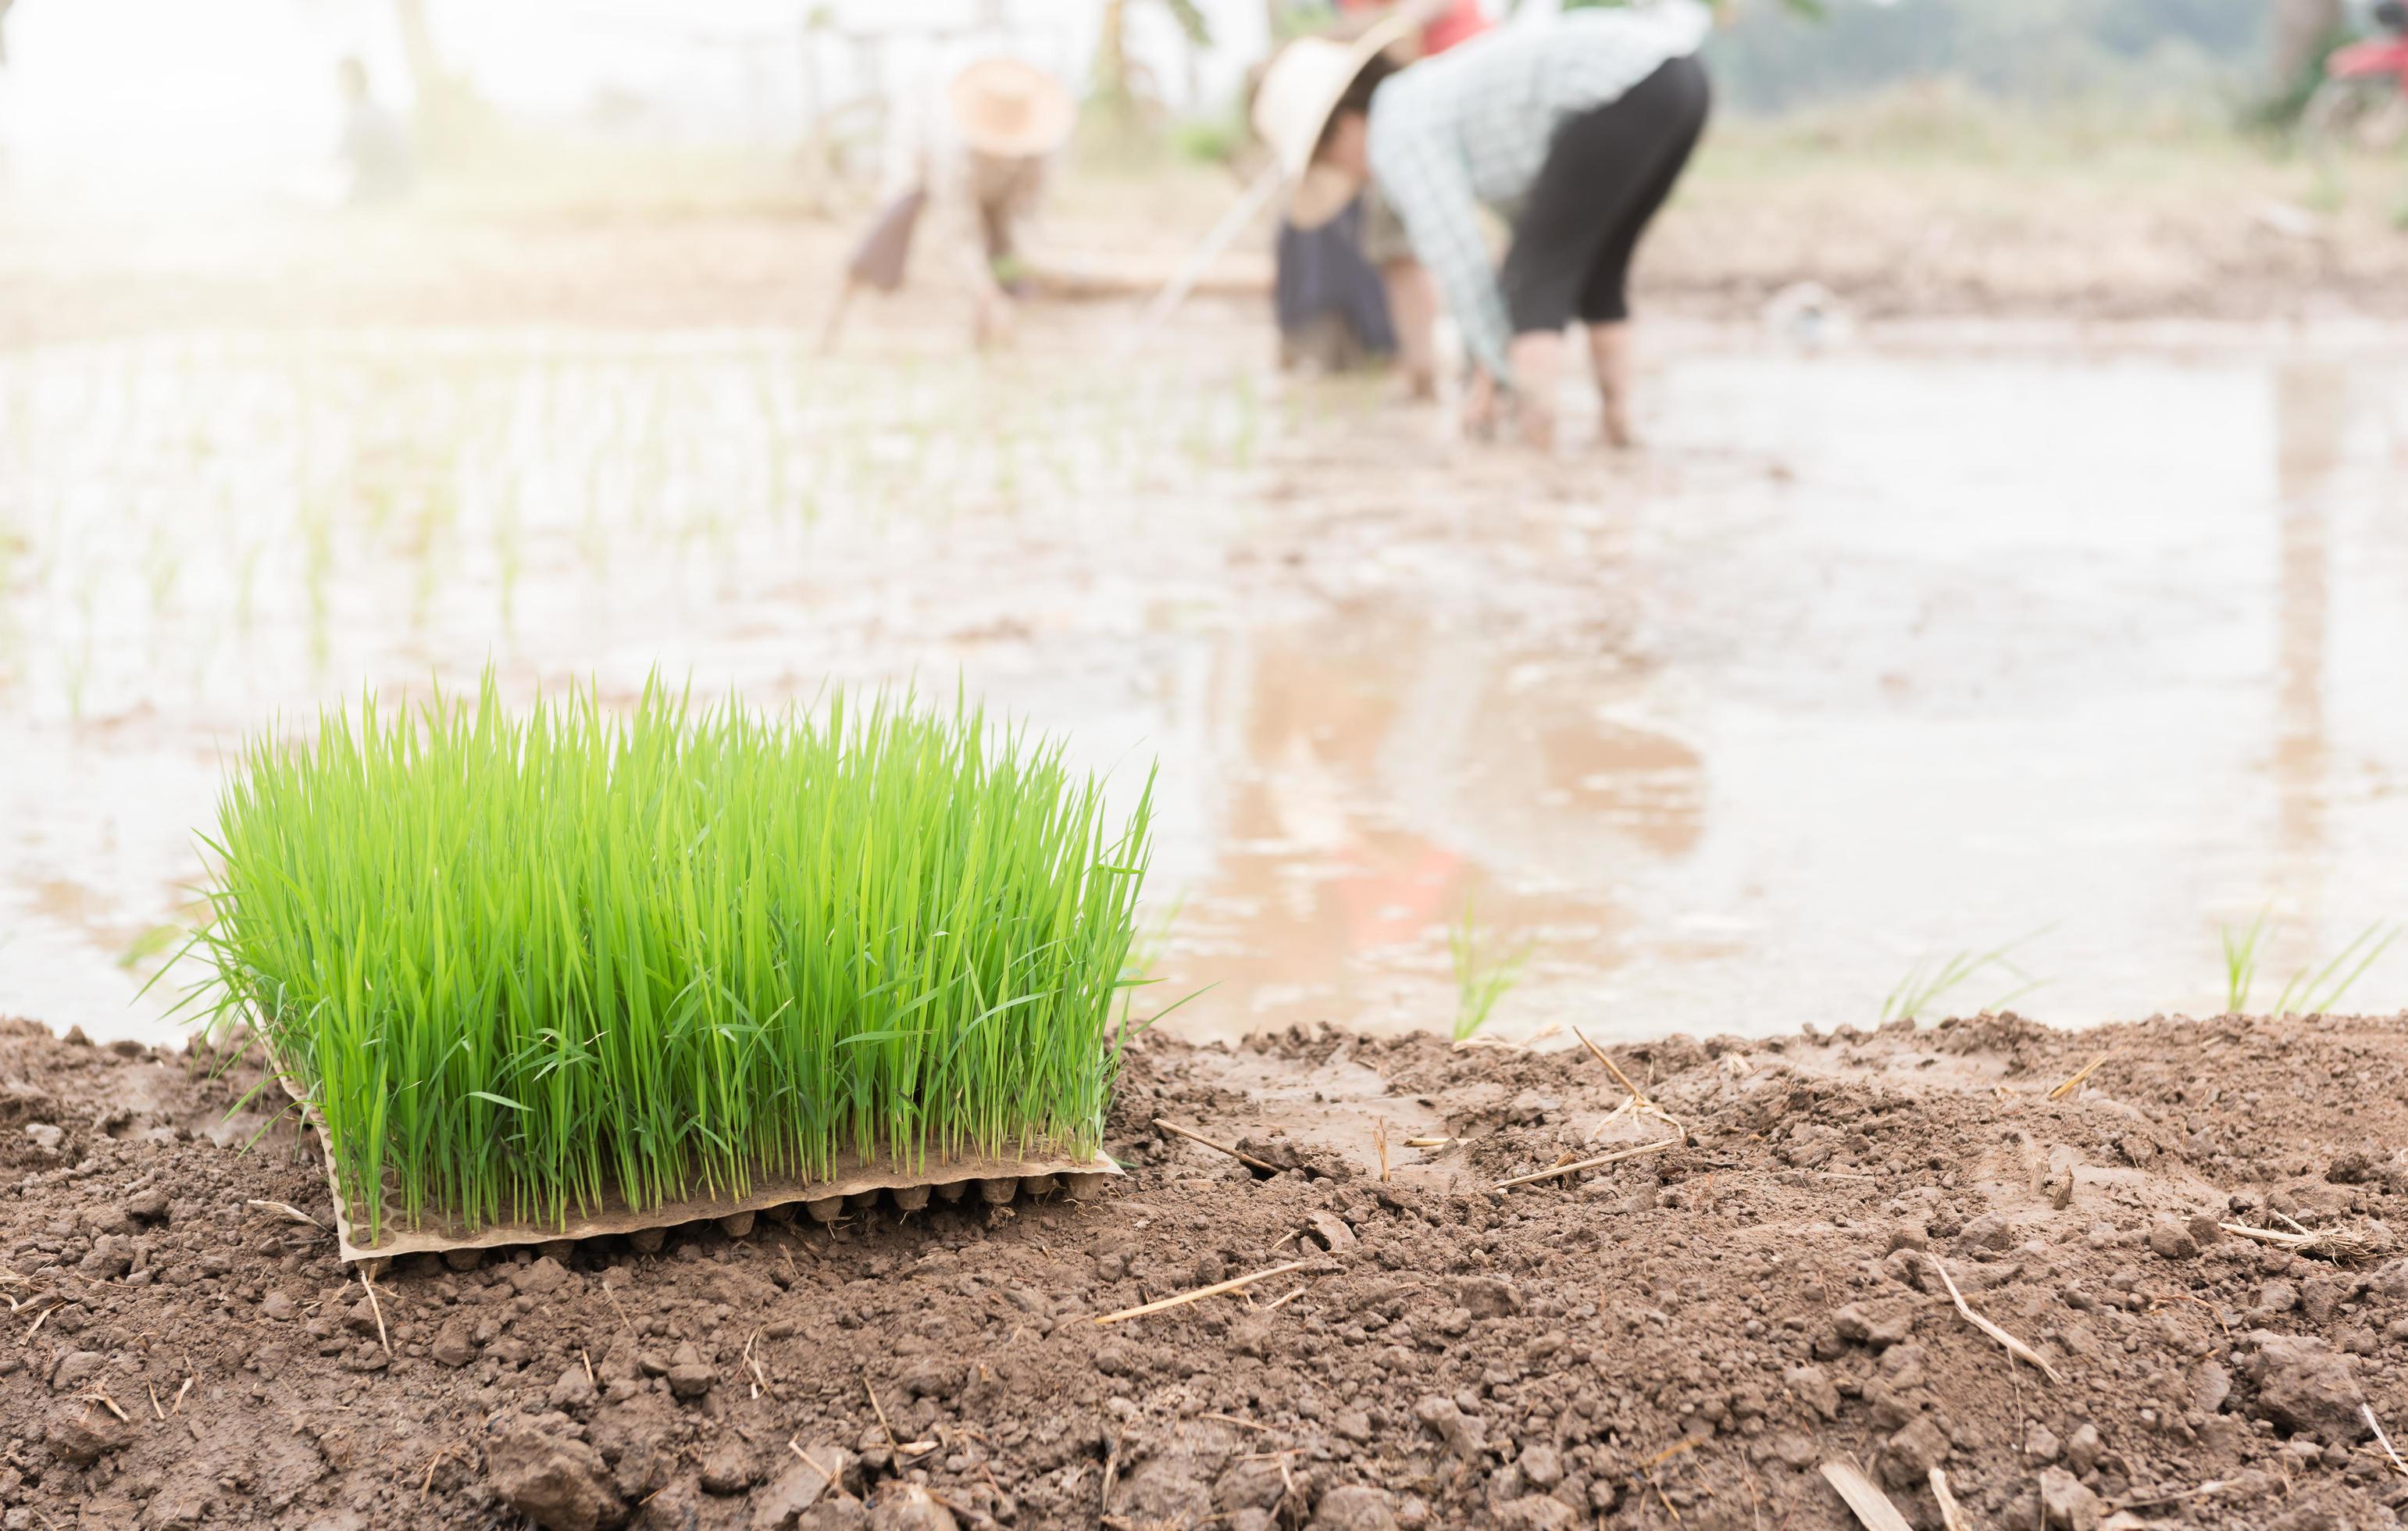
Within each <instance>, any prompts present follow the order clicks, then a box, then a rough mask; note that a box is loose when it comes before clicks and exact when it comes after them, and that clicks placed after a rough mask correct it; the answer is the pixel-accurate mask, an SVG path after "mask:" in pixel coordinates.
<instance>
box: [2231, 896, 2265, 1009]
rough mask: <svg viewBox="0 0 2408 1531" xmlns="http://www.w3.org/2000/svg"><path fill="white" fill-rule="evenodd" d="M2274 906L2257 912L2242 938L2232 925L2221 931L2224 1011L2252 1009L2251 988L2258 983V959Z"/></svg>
mask: <svg viewBox="0 0 2408 1531" xmlns="http://www.w3.org/2000/svg"><path fill="white" fill-rule="evenodd" d="M2271 909H2272V906H2271V905H2269V906H2268V907H2267V908H2266V909H2259V910H2258V911H2257V919H2255V920H2252V921H2250V922H2249V928H2248V930H2247V931H2245V932H2243V935H2242V937H2241V938H2240V939H2239V940H2235V939H2233V937H2232V927H2231V926H2229V925H2227V926H2225V927H2224V929H2223V931H2222V932H2221V935H2222V937H2223V941H2224V1013H2225V1014H2227V1015H2240V1014H2243V1012H2245V1011H2246V1010H2247V1009H2249V991H2250V990H2252V989H2255V988H2256V987H2257V958H2258V956H2259V954H2260V952H2261V950H2262V944H2263V942H2264V940H2265V938H2266V916H2267V914H2268V912H2269V911H2270V910H2271Z"/></svg>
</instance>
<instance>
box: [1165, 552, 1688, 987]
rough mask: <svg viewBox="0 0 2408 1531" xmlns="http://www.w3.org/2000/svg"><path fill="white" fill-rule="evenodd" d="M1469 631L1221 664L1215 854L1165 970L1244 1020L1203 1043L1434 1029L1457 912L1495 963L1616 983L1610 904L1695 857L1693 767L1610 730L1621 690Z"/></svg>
mask: <svg viewBox="0 0 2408 1531" xmlns="http://www.w3.org/2000/svg"><path fill="white" fill-rule="evenodd" d="M1450 618H1453V619H1454V620H1452V621H1451V620H1450ZM1479 625H1480V624H1479V623H1478V622H1470V621H1464V620H1462V614H1461V613H1452V612H1448V611H1445V610H1443V609H1437V608H1432V607H1431V606H1430V605H1429V604H1428V603H1426V602H1417V601H1412V600H1383V601H1360V600H1358V601H1351V602H1346V603H1341V604H1340V605H1338V606H1336V607H1335V608H1333V609H1331V610H1330V611H1329V612H1328V613H1327V614H1326V615H1325V616H1324V617H1322V618H1321V619H1319V620H1317V621H1314V622H1307V623H1301V624H1297V625H1294V626H1281V627H1270V628H1265V629H1261V630H1258V631H1254V632H1249V633H1245V634H1242V635H1240V636H1239V637H1236V638H1234V639H1233V640H1232V641H1231V642H1230V643H1229V644H1228V645H1227V646H1226V648H1225V649H1224V650H1223V651H1221V653H1220V654H1219V656H1218V658H1217V660H1216V668H1217V671H1218V673H1217V675H1216V683H1215V685H1214V686H1213V688H1212V690H1211V709H1212V717H1211V722H1210V724H1209V729H1208V732H1209V734H1210V735H1211V737H1216V738H1219V739H1223V740H1226V741H1229V743H1230V745H1231V746H1232V748H1233V751H1234V752H1233V757H1232V758H1231V759H1230V760H1229V761H1228V762H1227V763H1226V765H1225V766H1224V768H1223V770H1222V776H1223V780H1224V781H1225V783H1226V787H1225V794H1226V796H1225V808H1224V809H1223V818H1222V821H1221V823H1219V824H1218V826H1217V834H1218V837H1219V840H1220V845H1221V850H1220V853H1219V855H1218V858H1217V861H1216V864H1215V866H1214V869H1213V872H1212V875H1211V879H1210V880H1208V881H1207V882H1206V883H1205V885H1204V886H1202V887H1201V888H1200V889H1197V890H1195V891H1194V893H1193V894H1191V896H1190V899H1189V902H1188V904H1187V907H1186V915H1185V918H1184V919H1183V938H1182V941H1181V943H1180V948H1179V950H1180V953H1181V957H1182V959H1183V960H1180V961H1178V962H1176V963H1175V964H1174V966H1173V967H1172V970H1171V979H1172V984H1173V987H1174V988H1176V987H1177V985H1178V983H1180V982H1182V981H1195V982H1206V981H1218V982H1220V983H1222V984H1224V985H1226V986H1227V987H1229V988H1230V989H1232V990H1234V991H1235V992H1236V994H1239V995H1240V996H1244V998H1245V1000H1246V1003H1245V1004H1244V1007H1243V1008H1242V1009H1240V1008H1239V1007H1238V1006H1236V1005H1226V1006H1222V1007H1218V1008H1217V1011H1216V1014H1217V1017H1218V1019H1217V1022H1206V1023H1204V1024H1206V1025H1207V1026H1208V1027H1209V1028H1210V1029H1212V1030H1216V1031H1223V1032H1228V1033H1232V1034H1234V1033H1236V1032H1240V1031H1242V1030H1244V1029H1247V1028H1249V1027H1251V1026H1254V1025H1258V1024H1265V1023H1285V1022H1287V1021H1291V1020H1306V1021H1309V1020H1312V1019H1315V1018H1318V1017H1321V1016H1326V1015H1330V1014H1350V1015H1356V1016H1362V1017H1365V1019H1366V1022H1367V1023H1404V1024H1412V1023H1419V1024H1441V1025H1442V1024H1445V1023H1448V1022H1449V1021H1450V1019H1451V1016H1452V1010H1451V1006H1452V998H1451V992H1450V990H1449V989H1448V988H1447V986H1446V983H1447V975H1446V974H1445V973H1444V971H1443V970H1442V962H1441V959H1440V956H1439V954H1441V953H1443V952H1445V950H1446V944H1445V937H1444V932H1445V929H1446V927H1447V926H1448V925H1449V924H1450V923H1455V922H1456V921H1459V920H1460V919H1461V918H1462V917H1463V915H1464V912H1465V909H1466V906H1467V902H1469V903H1470V905H1471V906H1472V908H1473V909H1474V911H1475V913H1476V920H1477V924H1478V925H1479V926H1480V927H1482V928H1483V929H1484V930H1485V931H1490V932H1494V933H1496V935H1495V937H1494V938H1495V939H1496V940H1497V941H1498V942H1499V943H1500V944H1502V943H1506V942H1510V941H1518V940H1519V939H1521V938H1522V937H1524V936H1526V935H1527V934H1530V933H1534V932H1540V931H1544V932H1545V933H1546V934H1547V937H1548V957H1549V960H1550V961H1551V962H1555V963H1565V962H1570V963H1573V964H1576V965H1578V966H1583V967H1593V966H1598V965H1603V964H1610V963H1611V962H1613V960H1615V954H1614V952H1613V950H1612V932H1613V929H1614V928H1615V927H1616V926H1617V925H1619V924H1621V923H1625V922H1624V916H1623V914H1622V912H1621V911H1620V909H1618V908H1617V904H1616V901H1615V899H1614V898H1613V895H1612V892H1611V890H1612V889H1613V886H1614V885H1615V883H1616V882H1617V881H1619V880H1622V879H1624V878H1625V877H1627V875H1628V871H1629V868H1630V867H1631V866H1632V865H1633V864H1634V863H1639V862H1644V861H1649V860H1663V859H1670V858H1677V857H1679V856H1681V855H1684V854H1685V853H1686V852H1687V851H1689V850H1690V849H1692V848H1693V847H1694V846H1695V845H1696V843H1697V841H1698V838H1699V834H1700V830H1701V821H1702V818H1703V813H1704V790H1703V763H1702V760H1701V759H1700V757H1699V752H1698V751H1697V750H1696V749H1694V748H1693V747H1691V746H1690V745H1689V744H1687V743H1685V742H1684V741H1683V740H1681V739H1679V738H1677V737H1673V736H1671V735H1670V734H1667V733H1664V732H1662V731H1660V730H1657V729H1655V728H1652V727H1648V726H1644V725H1642V724H1640V723H1634V722H1630V721H1627V720H1623V719H1617V718H1615V717H1613V716H1612V715H1611V709H1612V708H1615V707H1617V706H1620V707H1624V708H1628V707H1630V706H1632V705H1634V704H1636V703H1638V702H1640V701H1641V700H1642V697H1641V695H1640V694H1638V688H1636V687H1635V686H1634V685H1633V684H1632V683H1631V682H1630V681H1629V680H1627V678H1626V677H1625V676H1624V673H1623V669H1624V667H1623V666H1619V665H1611V664H1607V663H1602V662H1600V661H1599V660H1598V659H1596V658H1589V659H1584V660H1575V659H1573V658H1571V657H1570V656H1568V655H1566V654H1564V653H1562V652H1556V651H1530V650H1527V649H1520V650H1517V649H1516V648H1514V647H1513V646H1512V644H1511V643H1498V642H1496V641H1494V640H1490V639H1484V637H1482V636H1481V635H1480V633H1479V632H1478V631H1477V628H1478V627H1479ZM1367 1012H1377V1013H1367Z"/></svg>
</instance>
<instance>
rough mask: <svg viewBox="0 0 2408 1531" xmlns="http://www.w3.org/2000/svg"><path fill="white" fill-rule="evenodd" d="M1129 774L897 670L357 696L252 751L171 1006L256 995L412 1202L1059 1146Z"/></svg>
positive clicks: (1117, 910)
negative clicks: (296, 733)
mask: <svg viewBox="0 0 2408 1531" xmlns="http://www.w3.org/2000/svg"><path fill="white" fill-rule="evenodd" d="M1152 801H1153V788H1152V782H1151V780H1149V781H1148V784H1147V788H1146V791H1145V792H1144V793H1143V794H1141V795H1140V798H1139V800H1138V801H1137V803H1136V805H1135V807H1134V808H1133V809H1132V810H1131V811H1130V813H1129V814H1128V815H1127V816H1126V817H1125V818H1115V817H1114V816H1112V815H1111V814H1109V813H1108V812H1107V810H1106V808H1105V804H1104V800H1103V794H1102V790H1101V787H1100V784H1099V783H1098V782H1097V781H1096V780H1094V779H1093V778H1089V777H1082V776H1079V775H1077V774H1074V773H1073V772H1071V771H1070V770H1069V769H1068V767H1067V766H1066V765H1064V763H1063V759H1062V754H1061V750H1060V747H1059V746H1058V745H1055V744H1052V743H1048V742H1045V741H1043V740H1040V739H1035V738H1032V737H1029V736H1028V735H1027V734H1026V733H1025V731H1020V730H1016V729H1014V730H990V729H989V728H988V726H987V724H986V721H985V719H984V717H983V715H982V713H981V712H980V711H978V710H975V709H970V708H966V707H963V706H961V705H959V704H957V705H956V707H955V708H953V710H952V711H951V712H945V713H938V714H934V715H931V714H928V713H925V712H923V711H921V710H919V709H917V708H915V707H914V705H913V703H912V701H911V699H910V697H908V696H906V697H895V696H888V695H883V694H882V695H879V696H876V697H874V698H870V699H867V701H866V702H853V701H848V700H846V699H845V698H843V697H841V696H839V697H836V698H834V699H831V700H830V701H828V702H827V703H826V704H825V705H824V707H823V708H819V709H817V710H816V711H814V712H811V713H804V712H799V711H792V710H790V711H788V712H785V713H782V714H779V715H775V716H768V717H764V716H761V715H757V714H754V713H751V712H748V711H746V710H744V709H743V708H742V707H741V706H740V705H739V704H738V703H736V702H734V701H730V702H728V703H726V704H724V705H723V706H719V707H715V708H696V707H695V706H694V705H692V704H691V703H690V701H689V700H688V699H687V698H686V697H684V696H681V695H679V694H675V693H673V692H671V691H669V690H667V688H665V687H663V686H661V685H660V684H659V683H657V682H655V683H653V684H652V685H650V686H648V687H647V688H646V690H645V693H644V694H643V697H642V700H641V701H640V703H639V704H638V707H637V708H635V710H634V713H633V714H632V716H629V717H627V718H625V719H624V720H621V719H616V718H612V717H610V716H609V715H606V714H605V713H604V712H603V711H602V710H601V708H599V706H598V705H597V703H596V701H595V697H594V695H593V694H592V693H590V692H579V693H572V694H569V695H568V696H566V697H554V698H550V699H546V700H541V701H538V704H537V705H536V706H535V707H534V708H532V709H531V710H530V711H529V712H527V713H526V714H524V715H523V716H514V715H512V714H511V713H509V711H507V710H506V709H505V708H503V706H502V704H501V702H500V701H499V699H498V697H497V696H496V694H495V687H494V684H493V680H492V677H491V676H490V675H489V676H487V677H486V679H485V681H484V684H483V686H482V688H481V690H480V694H479V696H478V698H477V700H476V701H475V703H474V704H473V705H469V704H465V703H462V702H460V701H458V700H456V699H454V700H447V699H445V698H443V697H441V696H439V695H438V696H437V698H436V700H435V701H433V702H432V703H430V704H427V705H425V706H423V707H420V708H416V709H409V708H402V709H389V708H380V707H379V706H378V705H377V704H376V702H375V701H374V700H373V699H369V700H367V701H366V702H364V703H363V704H362V705H361V707H360V708H358V709H357V710H356V712H355V713H353V712H342V713H333V714H329V715H327V716H325V717H324V718H322V721H321V725H320V728H319V732H318V736H317V738H316V741H315V743H314V745H309V746H297V745H292V744H288V743H282V742H279V741H276V740H274V739H270V738H263V739H259V740H256V741H254V742H252V743H251V744H250V745H249V746H248V747H247V748H246V750H245V751H244V754H243V757H242V760H241V762H240V765H239V769H238V770H237V771H236V774H235V776H234V778H233V780H232V781H231V782H230V784H229V785H228V787H227V789H226V791H225V794H224V796H223V798H222V801H221V804H220V808H219V814H218V830H217V835H216V837H215V839H214V840H213V841H210V842H208V843H209V850H210V851H211V852H212V858H213V860H214V862H215V864H216V866H215V870H216V874H217V879H216V882H215V885H214V886H213V887H212V888H211V889H209V890H208V899H209V904H210V919H209V921H208V924H207V926H206V927H205V928H204V929H203V931H202V932H201V934H200V935H199V936H198V937H196V939H197V941H198V943H199V945H200V946H201V947H202V948H203V949H204V950H206V952H208V955H209V956H210V957H211V958H212V959H214V963H215V967H216V977H215V980H214V981H213V982H212V983H210V984H208V985H205V986H204V987H203V988H202V989H200V990H198V991H196V993H195V995H194V999H195V1001H196V1002H198V1003H201V1004H203V1005H205V1006H206V1007H207V1008H208V1011H209V1013H210V1015H211V1017H212V1024H213V1026H215V1027H216V1028H218V1029H220V1030H221V1031H222V1030H225V1029H228V1028H232V1027H236V1026H238V1025H240V1024H243V1023H251V1022H252V1019H253V1018H254V1017H255V1018H256V1023H257V1024H258V1025H259V1026H260V1027H261V1028H262V1029H263V1030H264V1031H265V1036H266V1038H267V1039H268V1040H269V1041H270V1042H271V1043H272V1044H273V1045H274V1049H275V1052H276V1053H277V1056H278V1057H279V1060H280V1061H281V1062H282V1064H283V1065H284V1066H285V1067H286V1068H287V1069H288V1070H290V1072H291V1073H292V1074H293V1076H294V1080H295V1083H296V1085H297V1086H298V1087H300V1088H303V1089H305V1090H306V1091H307V1092H308V1096H309V1098H310V1099H311V1100H312V1102H313V1103H314V1104H315V1105H316V1106H317V1108H318V1109H319V1110H320V1111H321V1112H322V1115H323V1117H324V1121H325V1123H326V1127H327V1131H328V1136H329V1138H331V1144H330V1148H331V1152H332V1153H333V1155H334V1158H335V1162H336V1164H337V1168H338V1170H339V1172H340V1173H341V1175H342V1178H343V1182H344V1185H345V1186H346V1188H347V1191H348V1192H349V1194H350V1195H351V1196H352V1198H353V1199H354V1200H355V1201H357V1200H360V1199H362V1198H361V1196H360V1192H359V1189H358V1188H361V1187H366V1186H381V1187H384V1188H385V1189H386V1192H387V1195H389V1196H390V1197H391V1199H392V1201H393V1203H394V1207H395V1209H397V1210H398V1212H399V1213H400V1215H401V1216H402V1217H403V1218H405V1219H406V1220H407V1221H408V1222H409V1223H411V1224H412V1225H418V1224H421V1223H423V1222H425V1221H427V1220H429V1219H432V1220H434V1221H436V1222H437V1223H439V1224H451V1225H466V1226H478V1225H483V1224H487V1223H495V1222H503V1221H507V1222H511V1223H544V1224H547V1225H552V1226H557V1225H559V1224H560V1223H562V1222H563V1221H565V1219H566V1217H567V1216H568V1214H569V1213H570V1212H571V1211H572V1210H575V1211H579V1212H586V1211H591V1210H593V1209H597V1208H599V1207H602V1206H605V1205H608V1204H609V1202H610V1201H611V1200H613V1199H616V1200H621V1201H624V1203H625V1204H626V1205H629V1206H632V1207H635V1208H639V1209H640V1208H644V1207H650V1206H653V1205H657V1204H658V1203H660V1202H662V1201H665V1200H673V1199H679V1198H682V1197H687V1196H693V1195H741V1194H743V1193H744V1192H745V1191H746V1190H747V1189H748V1188H749V1187H750V1186H751V1184H752V1183H753V1180H755V1178H756V1177H761V1176H806V1177H810V1178H820V1177H824V1176H825V1175H827V1174H829V1173H830V1172H831V1170H832V1169H833V1168H835V1167H836V1166H839V1164H842V1163H845V1162H847V1161H849V1160H851V1159H853V1158H856V1157H857V1158H861V1159H883V1160H899V1161H902V1162H905V1163H909V1164H917V1163H920V1162H923V1161H924V1159H925V1157H926V1156H930V1155H934V1156H938V1157H953V1156H958V1155H963V1154H982V1155H987V1154H1021V1153H1027V1152H1039V1151H1042V1152H1068V1153H1071V1154H1076V1155H1083V1154H1085V1153H1088V1152H1093V1151H1094V1150H1095V1148H1096V1147H1097V1142H1098V1139H1099V1137H1100V1135H1101V1132H1102V1129H1103V1123H1104V1114H1105V1110H1106V1108H1107V1106H1108V1105H1109V1103H1110V1097H1111V1090H1112V1085H1113V1081H1114V1080H1115V1078H1116V1076H1117V1073H1118V1070H1119V1066H1120V1057H1121V1047H1122V1045H1123V1043H1124V1042H1125V1040H1126V1037H1127V1033H1128V1025H1129V1023H1128V1019H1127V1013H1126V1006H1125V1003H1123V1002H1122V1000H1123V997H1124V990H1125V987H1126V985H1127V983H1128V981H1129V980H1128V979H1127V977H1126V975H1125V970H1124V969H1125V962H1126V959H1127V956H1128V952H1129V944H1130V940H1131V937H1132V935H1133V933H1134V923H1133V918H1134V909H1135V907H1136V902H1137V896H1138V892H1139V885H1140V880H1142V877H1143V874H1144V869H1145V866H1146V863H1147V859H1148V856H1149V854H1150V848H1149V847H1150V837H1149V831H1150V820H1151V813H1152ZM1116 1013H1117V1020H1116V1019H1115V1016H1116ZM355 1211H356V1212H358V1213H359V1214H361V1225H362V1226H363V1227H364V1228H365V1229H366V1236H367V1238H366V1241H367V1242H370V1243H373V1242H375V1241H377V1240H378V1239H379V1238H381V1237H382V1233H381V1223H380V1209H379V1208H378V1207H376V1206H374V1205H370V1206H366V1207H360V1208H356V1209H355Z"/></svg>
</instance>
